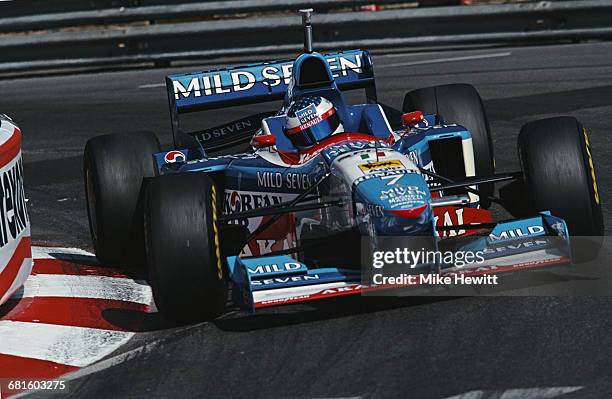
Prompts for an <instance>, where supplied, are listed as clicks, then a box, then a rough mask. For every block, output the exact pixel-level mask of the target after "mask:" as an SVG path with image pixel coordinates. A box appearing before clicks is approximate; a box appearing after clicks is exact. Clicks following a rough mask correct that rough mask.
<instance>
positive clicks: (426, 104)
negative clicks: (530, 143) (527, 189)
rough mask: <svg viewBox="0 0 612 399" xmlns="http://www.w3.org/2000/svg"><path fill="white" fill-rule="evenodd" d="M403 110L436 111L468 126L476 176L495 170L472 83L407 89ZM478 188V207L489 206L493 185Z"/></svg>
mask: <svg viewBox="0 0 612 399" xmlns="http://www.w3.org/2000/svg"><path fill="white" fill-rule="evenodd" d="M403 111H404V112H412V111H421V112H423V113H424V114H436V115H438V117H439V118H440V119H441V120H442V122H443V123H447V124H450V123H456V124H459V125H461V126H463V127H465V128H467V129H468V130H469V131H470V133H471V134H472V145H473V148H474V163H475V167H476V176H490V175H492V174H494V173H495V161H494V156H493V141H492V140H491V130H490V128H489V121H488V120H487V116H486V114H485V110H484V106H483V105H482V100H481V98H480V95H479V94H478V92H477V91H476V89H475V88H474V87H473V86H471V85H469V84H449V85H442V86H434V87H426V88H422V89H417V90H413V91H410V92H408V93H406V96H405V97H404V105H403ZM478 189H479V190H480V192H481V193H482V195H481V196H480V206H481V207H482V208H488V207H489V206H490V205H491V200H490V199H489V197H490V196H492V195H493V190H494V186H493V184H483V185H480V186H479V187H478Z"/></svg>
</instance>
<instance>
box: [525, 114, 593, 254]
mask: <svg viewBox="0 0 612 399" xmlns="http://www.w3.org/2000/svg"><path fill="white" fill-rule="evenodd" d="M518 151H519V158H520V161H521V165H522V168H523V173H524V177H525V181H524V187H525V195H526V196H527V198H526V201H527V202H528V208H529V209H531V210H532V211H534V212H537V211H543V210H549V211H550V212H551V213H552V214H553V215H554V216H558V217H561V218H563V219H564V220H565V221H566V223H567V227H568V230H569V234H570V236H573V238H572V250H573V255H574V259H575V260H576V261H578V262H583V261H588V260H592V259H594V258H595V257H596V256H597V253H598V252H599V249H600V248H601V245H602V240H603V239H602V237H601V236H603V232H604V224H603V216H602V212H601V203H600V202H601V201H600V198H599V192H598V190H597V180H596V177H595V169H594V167H593V160H592V158H591V149H590V147H589V141H588V137H587V132H586V130H585V129H584V127H583V126H582V125H581V124H580V122H579V121H578V120H576V118H573V117H556V118H550V119H543V120H539V121H534V122H530V123H527V124H526V125H524V126H523V127H522V129H521V132H520V134H519V138H518ZM583 237H584V238H583ZM586 237H593V238H586Z"/></svg>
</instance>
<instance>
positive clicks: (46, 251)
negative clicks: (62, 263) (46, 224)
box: [32, 246, 95, 259]
mask: <svg viewBox="0 0 612 399" xmlns="http://www.w3.org/2000/svg"><path fill="white" fill-rule="evenodd" d="M53 254H57V255H66V258H70V255H72V256H76V257H79V256H95V255H94V254H92V253H91V252H87V251H85V250H83V249H79V248H60V247H38V246H32V257H33V258H34V259H56V258H57V256H54V255H53Z"/></svg>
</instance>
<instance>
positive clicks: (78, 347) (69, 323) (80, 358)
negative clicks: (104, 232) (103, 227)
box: [0, 246, 155, 394]
mask: <svg viewBox="0 0 612 399" xmlns="http://www.w3.org/2000/svg"><path fill="white" fill-rule="evenodd" d="M32 254H33V259H34V268H33V270H32V273H31V276H30V277H29V278H28V279H27V280H26V281H25V284H24V285H23V287H22V288H20V289H19V290H18V291H17V292H15V294H14V295H13V296H12V297H11V298H10V299H9V300H8V302H7V303H5V304H4V305H3V306H0V381H4V382H6V381H7V380H10V379H54V378H57V377H60V376H62V375H64V374H66V373H70V372H73V371H75V370H78V369H80V368H83V367H85V366H88V365H90V364H93V363H96V362H98V361H99V360H101V359H103V358H105V357H107V356H108V355H110V354H111V353H113V352H114V351H116V350H117V349H118V348H120V347H121V346H122V345H124V344H125V343H127V342H128V341H129V340H130V339H131V338H132V337H133V336H134V335H135V334H136V333H137V332H139V331H141V326H142V325H143V323H144V322H145V321H146V320H147V319H148V318H149V317H150V316H151V313H152V312H154V311H155V310H154V309H155V307H154V305H153V296H152V293H151V288H150V286H149V285H148V284H147V283H146V282H145V281H142V280H135V279H133V278H131V277H129V276H128V275H126V274H124V273H123V272H122V271H120V270H118V269H111V268H106V267H102V266H99V265H97V264H96V260H95V257H94V256H93V254H90V253H87V252H85V251H82V250H79V249H66V248H53V247H36V246H35V247H32ZM0 385H1V384H0ZM3 388H4V390H3V393H9V394H10V392H7V388H6V387H2V386H0V389H3ZM13 393H14V392H13Z"/></svg>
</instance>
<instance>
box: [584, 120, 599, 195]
mask: <svg viewBox="0 0 612 399" xmlns="http://www.w3.org/2000/svg"><path fill="white" fill-rule="evenodd" d="M582 130H583V132H584V142H585V144H586V152H587V157H588V158H589V169H591V180H592V181H593V192H594V193H595V202H596V203H597V205H599V191H598V190H597V178H596V177H595V166H593V158H592V157H591V146H590V144H589V137H588V136H587V131H586V129H585V128H582Z"/></svg>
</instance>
